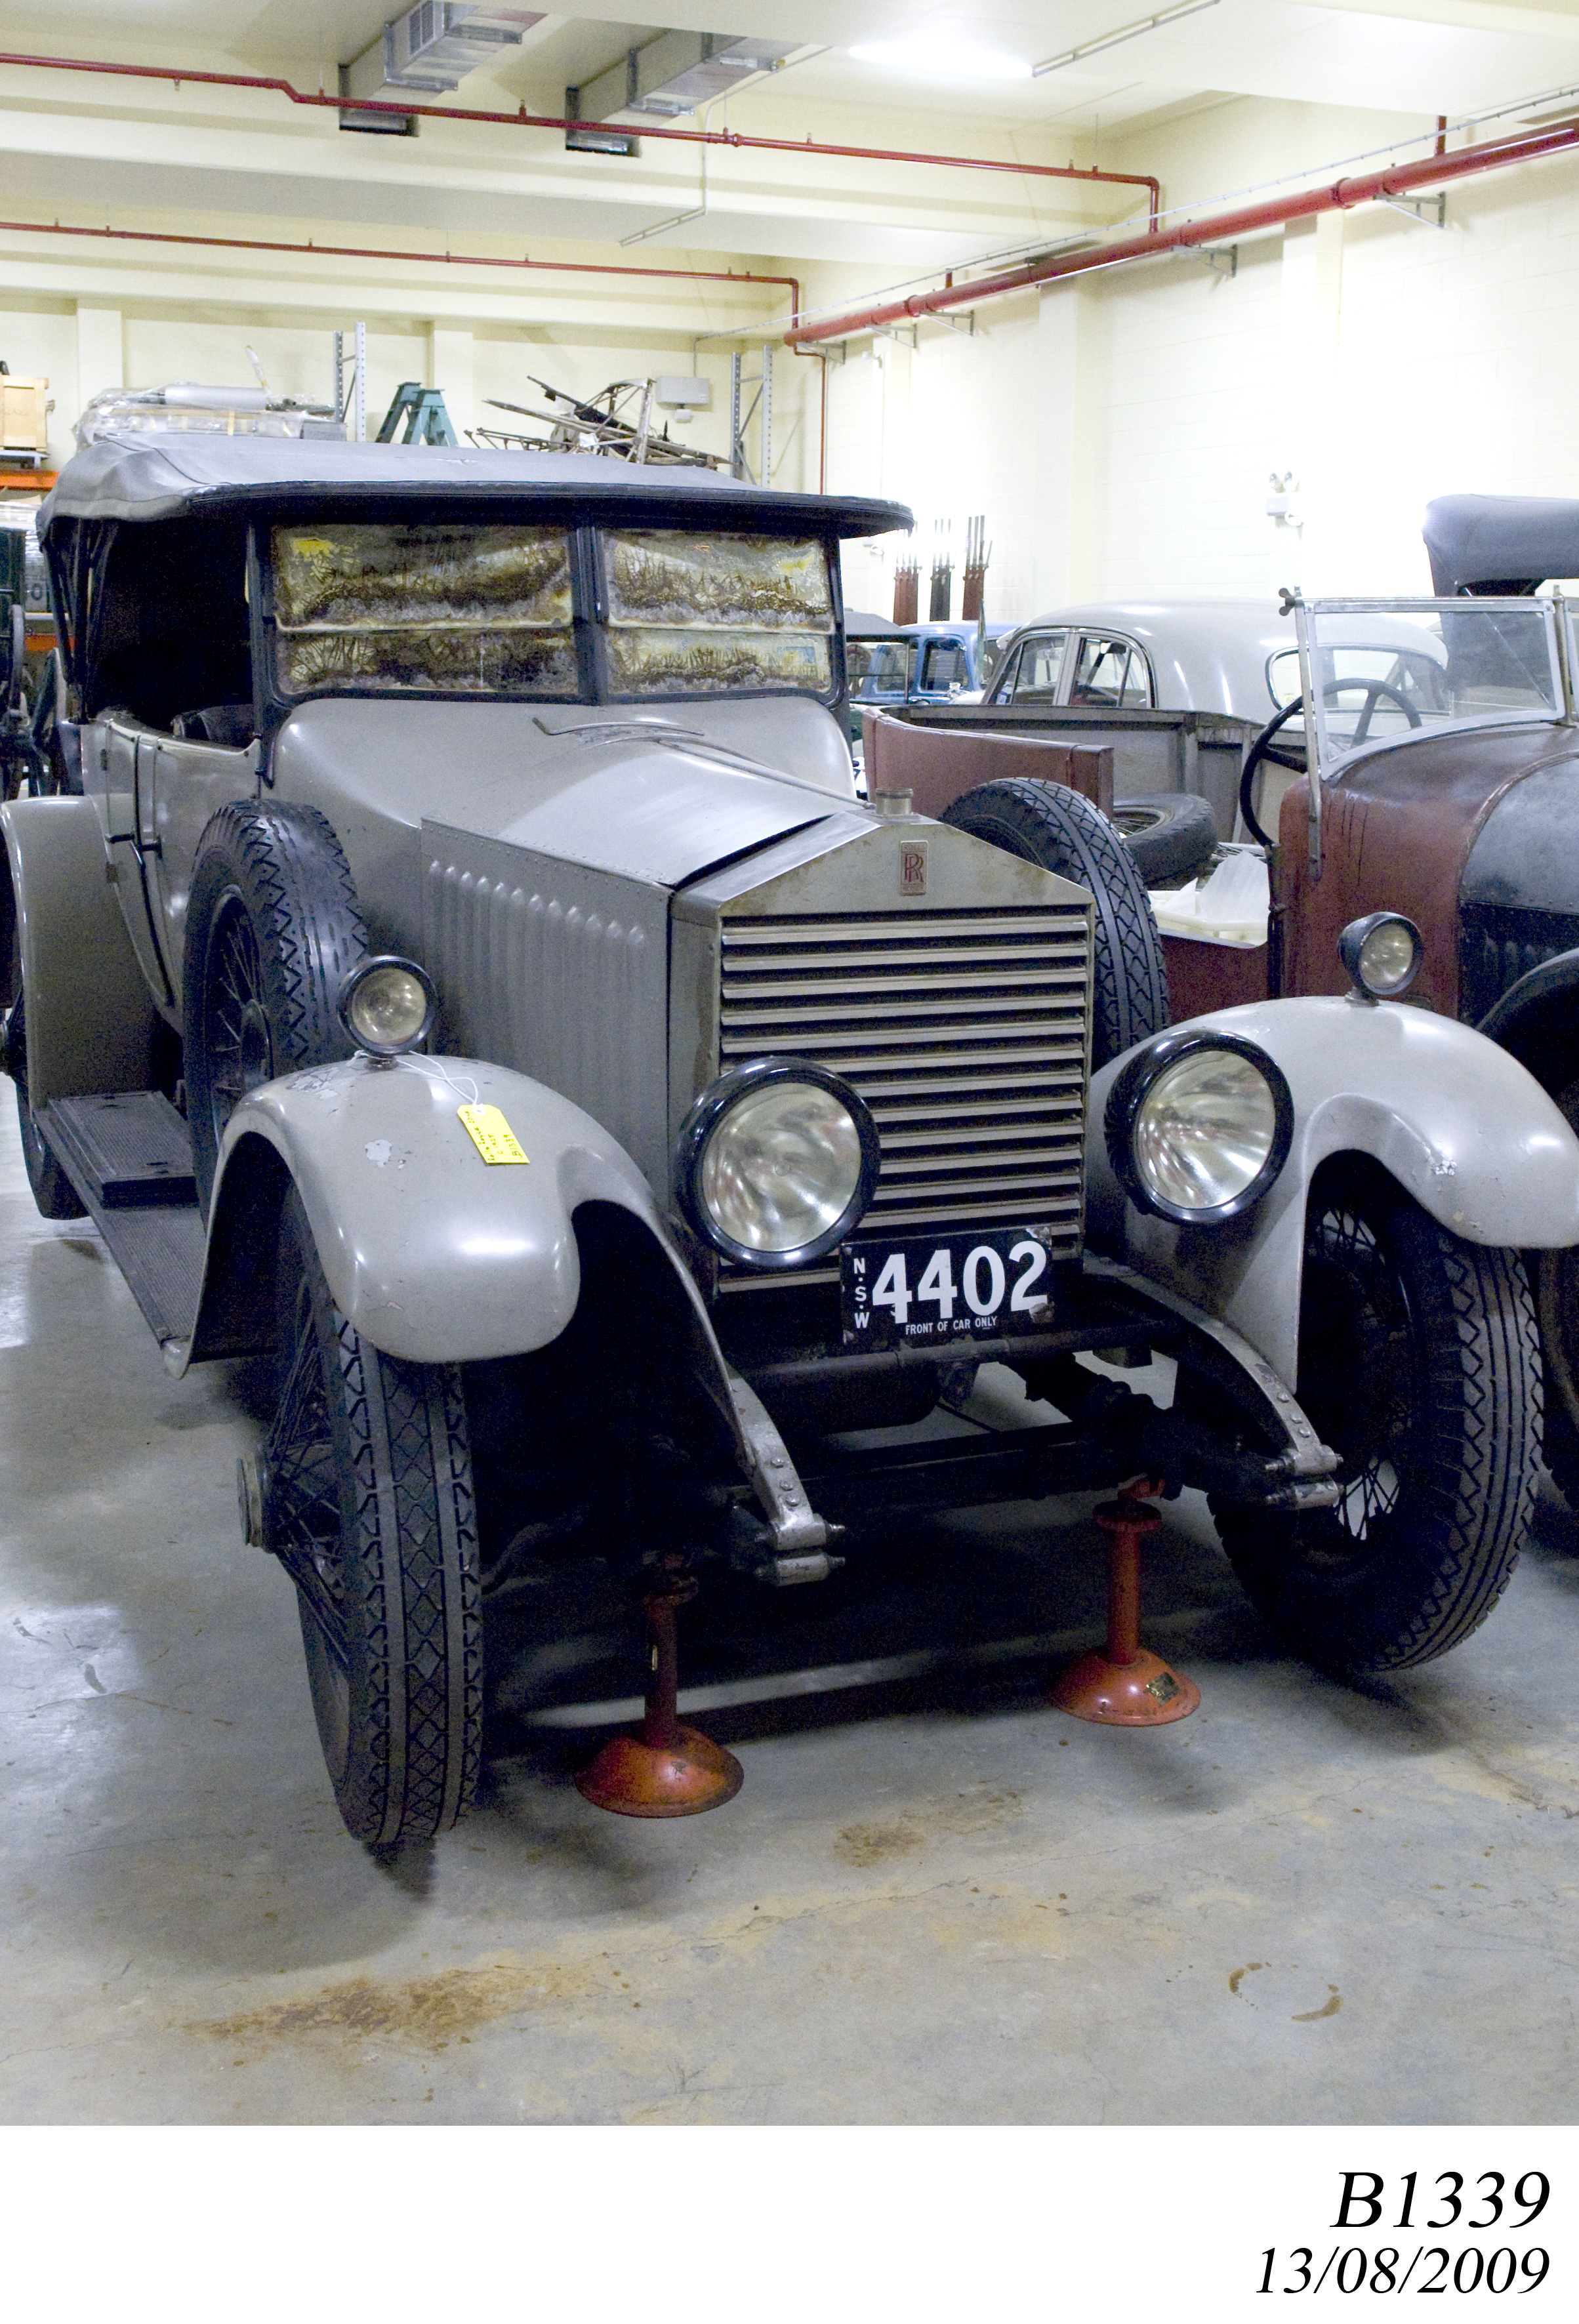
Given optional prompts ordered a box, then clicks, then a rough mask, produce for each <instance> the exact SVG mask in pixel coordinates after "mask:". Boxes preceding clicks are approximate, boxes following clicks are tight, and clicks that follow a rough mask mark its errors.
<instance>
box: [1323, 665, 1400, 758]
mask: <svg viewBox="0 0 1579 2324" xmlns="http://www.w3.org/2000/svg"><path fill="white" fill-rule="evenodd" d="M1356 687H1358V688H1360V689H1361V690H1362V692H1363V694H1364V696H1365V706H1364V708H1363V709H1362V711H1361V713H1360V723H1359V724H1358V725H1357V726H1356V727H1355V729H1354V733H1353V738H1352V740H1351V742H1350V744H1349V748H1350V749H1351V750H1354V749H1357V748H1358V746H1359V745H1360V743H1362V742H1364V740H1365V739H1366V737H1367V735H1368V734H1369V733H1370V732H1371V719H1372V718H1373V717H1374V716H1375V715H1376V705H1377V704H1378V703H1379V702H1380V699H1381V697H1382V696H1383V695H1384V694H1385V695H1386V696H1387V697H1388V699H1389V701H1390V702H1396V703H1397V704H1398V706H1399V709H1400V710H1401V711H1402V712H1403V714H1404V716H1405V717H1406V718H1407V719H1408V723H1409V724H1410V725H1411V726H1417V725H1418V724H1419V723H1420V714H1419V712H1418V711H1417V709H1416V708H1415V705H1414V704H1413V703H1412V702H1411V701H1410V700H1409V698H1408V695H1406V694H1401V693H1400V692H1399V688H1398V687H1396V686H1389V684H1388V682H1387V680H1386V679H1385V678H1333V679H1332V680H1331V681H1330V682H1329V683H1328V684H1327V685H1325V686H1324V687H1322V690H1321V698H1322V700H1323V701H1324V702H1335V701H1336V699H1337V697H1338V696H1339V695H1340V694H1353V692H1354V690H1355V689H1356Z"/></svg>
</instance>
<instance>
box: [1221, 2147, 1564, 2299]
mask: <svg viewBox="0 0 1579 2324" xmlns="http://www.w3.org/2000/svg"><path fill="white" fill-rule="evenodd" d="M1340 2176H1341V2180H1342V2193H1341V2195H1340V2198H1339V2201H1338V2213H1337V2217H1336V2218H1335V2219H1334V2221H1333V2222H1332V2224H1333V2226H1334V2227H1336V2228H1340V2229H1342V2228H1348V2229H1349V2230H1351V2231H1353V2229H1355V2228H1360V2229H1365V2228H1372V2227H1380V2228H1381V2229H1382V2230H1383V2231H1385V2230H1386V2229H1388V2228H1391V2229H1392V2230H1393V2231H1394V2232H1395V2233H1397V2232H1399V2230H1402V2229H1408V2228H1411V2227H1412V2228H1414V2229H1415V2230H1416V2231H1417V2233H1418V2232H1420V2231H1421V2230H1424V2231H1425V2232H1426V2233H1427V2234H1431V2233H1437V2234H1440V2233H1441V2232H1442V2231H1443V2230H1444V2229H1451V2230H1455V2231H1456V2233H1457V2234H1458V2235H1459V2236H1464V2234H1465V2233H1466V2232H1467V2233H1468V2234H1470V2235H1477V2234H1478V2235H1482V2236H1492V2235H1495V2234H1497V2233H1499V2232H1500V2233H1501V2234H1502V2235H1504V2236H1510V2235H1517V2234H1519V2232H1520V2230H1522V2229H1523V2228H1526V2227H1532V2226H1533V2225H1534V2223H1535V2221H1536V2220H1537V2219H1538V2218H1539V2217H1540V2215H1541V2213H1542V2212H1543V2211H1544V2210H1545V2209H1546V2207H1547V2200H1548V2199H1549V2198H1550V2195H1551V2181H1550V2180H1549V2179H1548V2178H1547V2174H1546V2172H1544V2171H1527V2172H1524V2174H1523V2176H1522V2177H1521V2178H1519V2180H1517V2181H1515V2183H1514V2185H1513V2187H1512V2189H1511V2190H1510V2189H1509V2186H1508V2181H1507V2178H1506V2176H1505V2175H1504V2173H1503V2172H1501V2171H1485V2172H1482V2173H1481V2175H1480V2177H1479V2178H1478V2179H1477V2180H1476V2181H1475V2182H1474V2188H1473V2192H1472V2193H1470V2194H1468V2195H1466V2194H1465V2191H1464V2190H1465V2181H1464V2173H1463V2172H1459V2171H1445V2172H1441V2173H1440V2174H1439V2176H1438V2177H1436V2179H1434V2180H1431V2181H1427V2184H1426V2186H1425V2187H1422V2186H1421V2185H1420V2174H1419V2173H1418V2172H1415V2171H1408V2172H1403V2173H1402V2174H1401V2175H1400V2176H1399V2178H1398V2179H1397V2181H1395V2182H1394V2186H1393V2187H1392V2188H1391V2189H1390V2188H1389V2187H1388V2185H1387V2183H1386V2181H1384V2179H1383V2177H1382V2174H1381V2173H1380V2172H1377V2171H1345V2172H1342V2173H1341V2174H1340ZM1550 2265H1551V2255H1550V2254H1549V2253H1548V2252H1547V2251H1545V2250H1543V2249H1541V2248H1539V2247H1538V2246H1522V2247H1520V2246H1514V2245H1513V2244H1511V2243H1502V2244H1497V2245H1495V2246H1490V2247H1488V2245H1487V2244H1483V2243H1477V2242H1465V2243H1462V2244H1459V2245H1457V2246H1450V2245H1447V2244H1431V2243H1424V2242H1421V2243H1417V2244H1415V2245H1414V2246H1412V2247H1400V2246H1398V2245H1396V2244H1383V2245H1381V2246H1379V2247H1378V2248H1377V2249H1376V2250H1374V2251H1368V2250H1367V2249H1366V2248H1365V2246H1363V2245H1362V2244H1351V2245H1349V2246H1347V2247H1346V2248H1345V2247H1344V2246H1341V2245H1339V2244H1336V2243H1334V2244H1333V2245H1332V2246H1330V2248H1329V2249H1328V2250H1327V2252H1326V2254H1325V2257H1322V2256H1320V2255H1318V2253H1317V2251H1316V2247H1315V2246H1312V2245H1309V2244H1295V2245H1293V2246H1289V2247H1288V2249H1286V2250H1285V2251H1283V2252H1282V2253H1281V2254H1280V2255H1279V2249H1278V2246H1276V2245H1275V2244H1274V2245H1270V2246H1269V2247H1268V2248H1267V2249H1266V2250H1265V2251H1264V2252H1263V2253H1262V2254H1261V2279H1260V2283H1259V2284H1258V2285H1257V2286H1256V2290H1257V2291H1258V2292H1285V2293H1287V2292H1320V2291H1322V2290H1323V2289H1324V2288H1325V2286H1326V2285H1328V2284H1329V2283H1330V2284H1331V2285H1332V2287H1333V2289H1334V2291H1337V2292H1364V2291H1369V2292H1406V2291H1414V2292H1436V2293H1437V2294H1442V2293H1447V2292H1482V2291H1483V2292H1534V2291H1535V2290H1536V2289H1537V2287H1538V2286H1539V2285H1540V2284H1541V2283H1543V2282H1545V2281H1546V2277H1547V2270H1548V2268H1549V2267H1550Z"/></svg>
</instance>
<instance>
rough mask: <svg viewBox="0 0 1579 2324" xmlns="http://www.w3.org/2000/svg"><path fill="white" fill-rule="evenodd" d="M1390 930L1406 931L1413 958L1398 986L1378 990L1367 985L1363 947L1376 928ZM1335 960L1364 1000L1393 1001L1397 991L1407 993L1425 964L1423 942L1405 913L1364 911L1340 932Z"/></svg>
mask: <svg viewBox="0 0 1579 2324" xmlns="http://www.w3.org/2000/svg"><path fill="white" fill-rule="evenodd" d="M1384 927H1399V928H1407V929H1408V934H1409V939H1410V942H1411V943H1412V944H1413V945H1414V948H1415V956H1414V960H1413V962H1412V963H1411V964H1410V968H1409V973H1408V975H1407V976H1406V977H1402V978H1400V980H1399V982H1398V983H1397V984H1389V985H1385V986H1380V987H1378V986H1375V985H1372V984H1370V983H1368V982H1366V979H1365V975H1364V973H1363V969H1362V960H1363V955H1364V952H1365V946H1366V945H1367V943H1368V942H1369V941H1370V939H1371V937H1372V936H1374V935H1375V934H1376V931H1377V929H1378V928H1384ZM1338 958H1339V959H1340V960H1341V961H1342V962H1343V964H1344V969H1345V971H1346V972H1347V973H1348V974H1349V975H1350V976H1351V977H1352V978H1353V982H1354V988H1355V991H1359V992H1362V993H1363V994H1364V995H1365V998H1366V1000H1367V1001H1396V1000H1397V999H1398V997H1399V993H1400V992H1407V991H1408V989H1409V987H1410V985H1411V984H1413V982H1414V981H1415V979H1416V977H1417V976H1418V974H1419V973H1420V970H1421V968H1422V967H1423V966H1424V964H1425V959H1426V939H1425V937H1424V936H1422V935H1421V934H1420V931H1419V929H1418V928H1417V927H1416V926H1415V923H1414V921H1413V920H1411V919H1410V918H1409V916H1408V913H1407V912H1367V913H1366V914H1365V915H1364V916H1363V918H1361V919H1358V920H1351V921H1350V922H1349V925H1348V927H1346V928H1344V929H1343V930H1342V932H1341V933H1340V935H1339V936H1338Z"/></svg>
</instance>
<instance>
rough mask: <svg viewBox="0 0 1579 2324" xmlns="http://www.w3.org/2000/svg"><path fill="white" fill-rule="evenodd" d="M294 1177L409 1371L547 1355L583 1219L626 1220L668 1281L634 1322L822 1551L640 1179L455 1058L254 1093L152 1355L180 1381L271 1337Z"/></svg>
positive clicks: (805, 1545)
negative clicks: (484, 1132) (483, 1123)
mask: <svg viewBox="0 0 1579 2324" xmlns="http://www.w3.org/2000/svg"><path fill="white" fill-rule="evenodd" d="M463 1105H494V1106H497V1107H498V1108H499V1110H500V1111H501V1112H502V1113H503V1115H504V1118H505V1120H506V1121H507V1122H508V1123H509V1125H510V1128H511V1129H512V1130H513V1132H514V1133H515V1137H516V1139H517V1141H518V1143H519V1144H520V1145H521V1146H522V1148H523V1149H524V1150H525V1153H526V1155H527V1157H528V1158H527V1160H526V1161H525V1162H524V1163H517V1162H510V1163H494V1164H490V1163H488V1162H485V1160H484V1159H483V1157H482V1155H481V1154H480V1153H479V1152H478V1150H477V1148H476V1145H475V1144H474V1143H473V1141H472V1139H471V1138H470V1137H469V1136H468V1134H467V1132H466V1130H465V1128H464V1127H463V1125H462V1123H461V1120H460V1119H459V1115H460V1108H461V1107H462V1106H463ZM291 1185H294V1186H295V1188H296V1190H297V1192H298V1193H299V1194H300V1197H301V1201H302V1204H303V1207H304V1208H305V1210H306V1213H307V1220H308V1224H309V1228H310V1229H311V1231H312V1238H313V1241H314V1244H315V1245H316V1247H317V1250H318V1254H319V1259H320V1260H321V1262H322V1265H323V1270H324V1275H325V1277H326V1278H327V1280H328V1287H329V1291H330V1294H331V1296H332V1297H333V1299H334V1301H335V1305H337V1307H338V1308H339V1310H340V1313H341V1314H343V1315H344V1316H345V1317H346V1320H347V1321H348V1322H349V1323H354V1324H355V1325H356V1329H357V1331H358V1332H359V1333H361V1334H362V1335H363V1336H364V1337H365V1339H367V1340H369V1341H370V1342H372V1344H373V1345H374V1347H376V1348H379V1349H381V1350H382V1351H383V1352H384V1353H385V1354H386V1355H391V1356H395V1357H401V1358H404V1359H406V1360H409V1361H411V1362H415V1363H430V1364H439V1363H480V1362H484V1361H486V1360H489V1359H491V1358H494V1357H499V1356H515V1355H529V1354H531V1352H532V1351H533V1350H535V1349H538V1348H543V1347H547V1346H548V1345H549V1342H551V1341H554V1340H557V1339H558V1338H559V1334H560V1333H562V1332H563V1331H564V1330H565V1328H566V1326H567V1325H568V1323H569V1322H570V1319H571V1317H572V1316H573V1315H574V1314H575V1312H576V1305H577V1300H578V1298H579V1296H580V1293H581V1253H580V1247H579V1245H578V1243H577V1236H576V1213H577V1211H578V1210H580V1209H581V1208H582V1207H583V1206H585V1205H589V1204H612V1205H613V1206H614V1207H615V1208H616V1209H619V1210H623V1211H624V1212H625V1213H628V1214H629V1215H630V1216H631V1217H632V1218H633V1219H634V1220H635V1221H637V1222H639V1223H640V1225H641V1226H642V1228H644V1229H645V1231H646V1232H647V1234H648V1235H649V1236H650V1237H651V1241H652V1244H653V1245H654V1246H655V1248H656V1249H657V1250H659V1251H660V1253H661V1255H662V1258H663V1259H664V1261H665V1262H666V1263H667V1265H668V1267H669V1269H670V1271H671V1277H672V1282H673V1286H674V1292H675V1298H674V1304H673V1305H672V1306H671V1307H669V1309H668V1310H667V1311H666V1312H665V1313H664V1314H661V1315H660V1314H655V1313H654V1312H651V1306H650V1305H636V1306H634V1307H633V1311H632V1313H631V1314H630V1317H629V1325H630V1329H631V1331H632V1332H633V1333H634V1332H637V1331H639V1330H641V1329H642V1328H643V1327H644V1326H645V1327H647V1328H650V1329H658V1330H662V1331H668V1332H669V1333H671V1334H672V1341H671V1342H666V1352H668V1353H671V1354H672V1360H673V1362H674V1364H675V1366H676V1367H677V1369H683V1371H684V1373H685V1376H686V1377H687V1379H688V1380H689V1382H690V1384H691V1385H692V1386H693V1387H694V1388H696V1389H697V1391H698V1392H699V1394H700V1395H701V1396H702V1397H705V1398H706V1400H707V1401H708V1402H709V1403H710V1404H711V1406H713V1409H714V1411H715V1413H716V1416H717V1417H718V1419H719V1421H720V1422H721V1423H722V1425H723V1426H724V1429H725V1432H726V1433H727V1434H728V1436H729V1437H730V1438H732V1439H733V1442H734V1449H735V1454H736V1458H737V1459H738V1461H739V1463H740V1467H741V1470H742V1471H743V1474H744V1475H745V1476H746V1477H747V1478H748V1479H749V1480H751V1482H752V1484H753V1487H754V1489H755V1490H756V1493H757V1497H758V1499H759V1501H760V1503H761V1505H762V1512H763V1514H764V1516H765V1517H766V1519H767V1523H768V1526H769V1530H770V1532H771V1535H772V1539H773V1545H774V1549H775V1552H776V1554H779V1555H780V1556H782V1557H789V1558H790V1559H793V1558H795V1557H797V1556H804V1555H806V1554H810V1553H813V1552H817V1551H819V1550H820V1549H821V1548H822V1547H823V1545H824V1544H825V1543H826V1537H827V1535H826V1527H825V1526H824V1524H823V1521H822V1519H821V1518H820V1517H817V1515H816V1513H815V1511H814V1510H813V1509H812V1508H811V1507H810V1505H809V1503H808V1500H807V1498H806V1495H805V1492H804V1490H803V1489H802V1488H801V1486H800V1484H799V1479H798V1478H797V1477H796V1474H795V1471H794V1467H793V1464H792V1462H790V1459H789V1453H788V1451H787V1449H786V1447H785V1445H784V1443H783V1441H782V1439H781V1438H780V1435H779V1433H778V1431H777V1429H776V1428H775V1427H774V1425H773V1423H772V1421H771V1418H770V1417H769V1416H768V1414H767V1413H766V1412H765V1411H764V1410H763V1409H762V1406H761V1404H760V1403H759V1402H758V1400H757V1398H756V1397H754V1396H753V1393H752V1390H751V1389H750V1388H749V1387H748V1386H747V1385H746V1383H745V1382H744V1381H743V1380H742V1379H738V1378H736V1377H735V1375H734V1373H732V1372H731V1370H730V1369H729V1367H728V1365H727V1363H726V1362H725V1357H724V1352H723V1351H722V1349H721V1348H720V1347H719V1345H718V1342H717V1339H716V1335H715V1333H714V1331H713V1326H712V1323H711V1321H710V1319H709V1317H708V1314H707V1310H706V1305H705V1303H704V1301H703V1299H702V1296H701V1294H700V1292H699V1291H698V1290H697V1286H696V1283H695V1281H694V1280H693V1278H692V1276H691V1273H690V1269H689V1268H688V1267H687V1265H686V1263H685V1260H684V1259H683V1257H682V1256H681V1254H680V1251H679V1248H678V1246H677V1245H676V1243H675V1240H674V1238H673V1236H672V1235H671V1233H670V1232H669V1229H668V1227H667V1226H666V1225H665V1223H664V1221H663V1219H662V1217H661V1216H660V1213H659V1210H658V1205H657V1203H655V1202H654V1201H653V1198H652V1193H651V1188H650V1187H649V1185H648V1184H647V1181H646V1179H645V1178H643V1176H642V1173H641V1172H640V1170H638V1168H637V1167H636V1165H635V1164H634V1163H633V1161H632V1159H631V1157H630V1156H629V1155H628V1154H626V1153H625V1152H624V1151H623V1148H621V1147H620V1146H618V1145H617V1144H616V1143H615V1141H614V1139H612V1138H611V1137H610V1136H609V1135H608V1132H607V1131H606V1130H602V1129H600V1128H599V1126H598V1124H597V1123H596V1121H595V1120H593V1119H592V1117H591V1115H590V1114H586V1113H583V1112H582V1111H581V1109H580V1107H579V1106H576V1105H572V1104H571V1103H570V1102H569V1101H568V1099H567V1098H562V1097H559V1095H557V1094H556V1093H555V1092H554V1091H552V1090H549V1089H545V1088H544V1087H543V1085H542V1084H541V1083H540V1082H534V1081H530V1080H528V1078H527V1077H526V1075H525V1074H517V1073H512V1072H511V1071H510V1070H509V1069H508V1068H506V1067H505V1066H503V1065H483V1064H480V1063H479V1062H477V1061H476V1059H474V1058H469V1057H414V1056H413V1057H402V1058H401V1059H399V1060H398V1061H397V1062H396V1063H394V1064H393V1065H377V1064H375V1063H374V1062H373V1061H372V1060H371V1059H369V1058H366V1057H353V1058H351V1059H349V1060H347V1061H346V1062H345V1063H343V1064H337V1065H324V1066H319V1067H315V1068H312V1069H310V1070H309V1071H307V1072H305V1073H300V1074H287V1075H286V1076H285V1078H284V1079H283V1080H282V1081H277V1082H269V1083H266V1084H264V1085H263V1087H262V1088H261V1089H257V1090H254V1091H253V1092H252V1093H250V1094H249V1095H248V1096H246V1097H245V1098H244V1099H243V1100H242V1102H241V1103H240V1104H239V1105H238V1106H237V1107H236V1109H235V1112H234V1113H233V1114H232V1115H231V1117H230V1120H229V1121H228V1122H227V1123H226V1129H225V1137H224V1139H223V1142H222V1143H221V1146H220V1149H219V1167H218V1172H217V1176H216V1180H215V1188H214V1205H213V1210H212V1213H211V1214H210V1220H209V1228H208V1252H207V1256H206V1259H205V1264H204V1274H203V1290H202V1295H201V1297H200V1299H199V1305H198V1319H197V1323H196V1324H195V1326H194V1328H193V1333H192V1337H191V1339H190V1341H189V1342H187V1343H186V1344H185V1345H184V1346H181V1345H180V1344H178V1343H175V1342H171V1343H168V1344H167V1347H166V1351H165V1352H166V1361H167V1363H168V1365H169V1368H170V1369H171V1371H172V1372H174V1373H175V1374H176V1375H177V1376H178V1377H179V1376H180V1373H182V1372H184V1371H185V1369H186V1368H187V1366H188V1365H189V1364H191V1363H195V1362H198V1361H200V1360H203V1359H204V1358H207V1357H214V1356H230V1355H248V1354H252V1353H254V1352H256V1351H261V1350H263V1349H267V1348H270V1347H272V1345H273V1342H274V1334H275V1316H274V1254H275V1248H276V1231H277V1223H278V1219H279V1213H280V1205H281V1203H282V1201H283V1199H284V1196H285V1194H286V1192H287V1190H288V1188H289V1187H290V1186H291Z"/></svg>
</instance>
